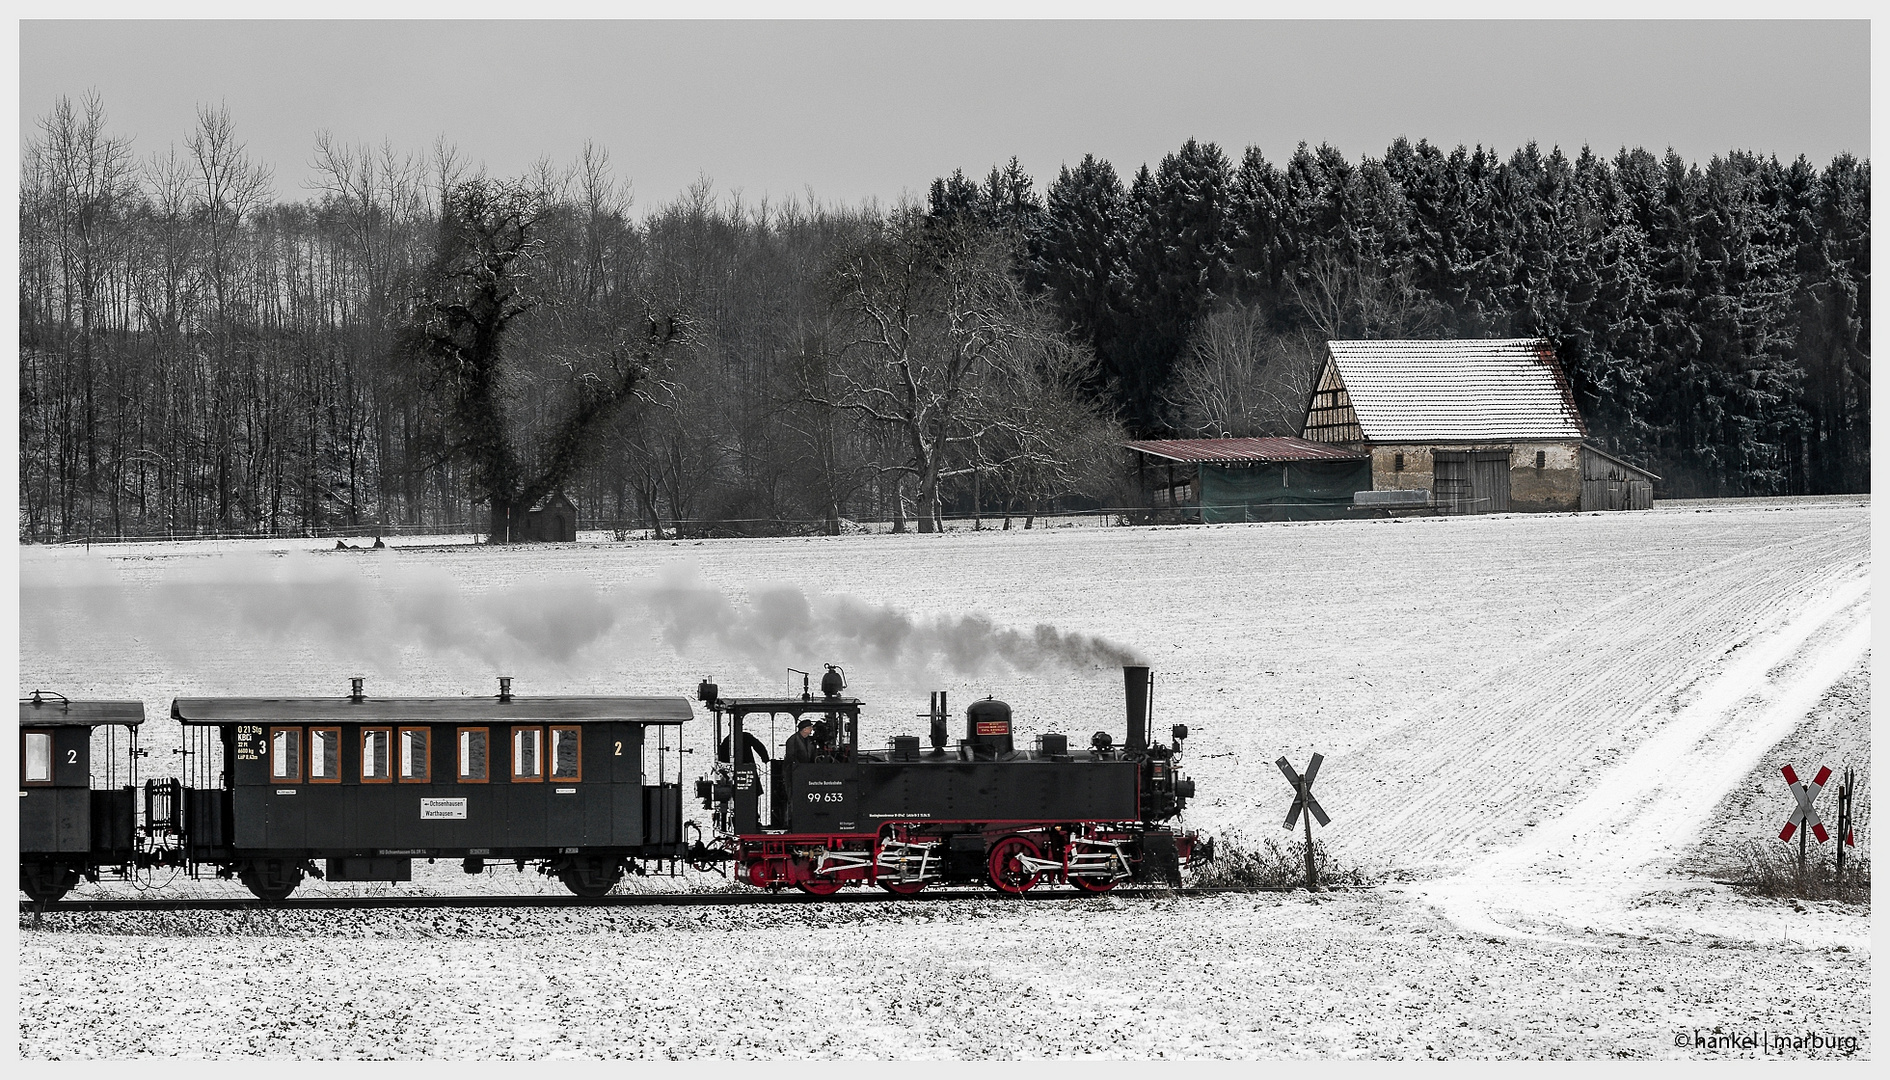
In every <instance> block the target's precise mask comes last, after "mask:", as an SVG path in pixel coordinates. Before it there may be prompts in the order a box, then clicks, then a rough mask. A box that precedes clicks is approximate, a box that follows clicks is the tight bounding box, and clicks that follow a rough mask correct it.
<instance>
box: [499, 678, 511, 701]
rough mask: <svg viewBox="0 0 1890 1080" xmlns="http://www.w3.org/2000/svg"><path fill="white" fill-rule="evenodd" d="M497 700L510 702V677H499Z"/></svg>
mask: <svg viewBox="0 0 1890 1080" xmlns="http://www.w3.org/2000/svg"><path fill="white" fill-rule="evenodd" d="M499 700H500V701H511V700H512V676H510V675H501V676H499Z"/></svg>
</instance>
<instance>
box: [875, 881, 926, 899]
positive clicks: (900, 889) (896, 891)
mask: <svg viewBox="0 0 1890 1080" xmlns="http://www.w3.org/2000/svg"><path fill="white" fill-rule="evenodd" d="M879 887H880V888H882V889H885V890H886V891H887V892H889V893H892V894H893V895H894V896H917V895H918V894H919V893H921V892H924V891H925V882H923V881H882V882H880V883H879Z"/></svg>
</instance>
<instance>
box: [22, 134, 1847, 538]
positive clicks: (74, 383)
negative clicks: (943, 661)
mask: <svg viewBox="0 0 1890 1080" xmlns="http://www.w3.org/2000/svg"><path fill="white" fill-rule="evenodd" d="M310 160H311V162H312V164H313V166H314V174H315V176H316V177H317V183H316V184H315V185H314V186H313V187H311V188H307V189H305V190H304V191H303V192H302V193H301V195H300V196H299V197H290V196H287V195H285V194H283V193H282V192H281V191H280V190H279V189H278V186H277V182H276V180H275V178H273V177H272V176H271V175H270V174H269V173H268V172H267V170H265V169H263V168H261V167H260V166H259V165H258V164H257V163H256V162H255V161H254V160H252V159H251V158H250V156H249V155H247V154H246V152H245V150H244V146H243V141H242V138H241V134H240V132H238V131H236V130H235V129H234V126H233V124H232V123H231V120H230V118H229V115H228V113H227V112H226V111H224V110H221V109H206V110H203V111H202V112H201V113H200V115H199V119H198V124H197V127H196V128H195V130H193V131H191V132H189V133H187V134H186V135H185V136H184V137H183V139H182V140H181V141H180V142H178V143H176V144H174V145H170V146H168V147H165V148H162V149H159V150H157V151H155V152H152V151H150V150H148V149H147V148H143V147H138V148H134V147H133V145H132V144H131V142H130V140H128V139H126V138H124V137H122V136H118V135H115V134H114V133H113V132H112V130H111V127H110V123H109V119H108V117H107V115H106V111H105V108H104V105H103V103H102V102H100V101H98V100H96V99H95V98H86V99H83V100H80V101H78V102H72V101H62V102H60V103H59V104H58V105H57V106H56V107H55V108H54V109H53V111H52V112H51V113H50V114H49V115H47V116H46V117H44V118H42V120H41V121H40V123H39V125H38V127H37V129H35V130H32V131H29V132H28V133H27V146H26V148H25V153H24V157H23V163H22V175H21V192H20V360H19V374H20V475H19V480H20V534H21V537H22V539H23V540H28V541H60V540H69V539H74V538H80V537H106V536H164V535H176V536H191V535H215V534H222V535H231V534H273V535H301V534H310V533H324V532H330V531H347V530H354V531H363V530H375V529H382V530H386V531H389V532H393V531H397V530H400V529H403V528H407V529H449V528H464V529H471V530H476V531H480V532H486V531H490V532H491V533H492V534H493V535H495V536H498V537H501V538H502V537H504V536H506V535H511V534H510V532H509V531H508V530H509V529H510V528H511V527H512V526H514V525H515V524H516V523H517V522H518V521H519V520H520V519H521V515H522V514H523V512H524V510H525V509H526V508H527V507H529V506H530V505H531V504H532V503H534V502H536V501H538V500H540V499H542V498H545V497H547V496H548V495H550V494H552V493H555V492H560V491H561V492H564V493H565V494H567V495H569V496H570V497H571V498H572V499H573V500H574V501H575V502H576V503H577V504H578V506H579V508H580V514H581V517H582V521H583V523H584V526H585V527H587V528H590V527H607V528H608V527H614V528H620V529H653V530H655V532H656V533H657V534H658V535H670V534H672V533H682V534H701V533H719V532H775V531H829V532H832V531H840V530H841V529H843V528H844V527H845V523H846V522H848V521H858V520H875V521H892V522H894V525H895V527H896V528H900V529H907V528H910V529H915V530H919V531H930V530H932V529H935V528H937V527H939V524H940V522H941V520H942V519H943V518H944V517H945V516H947V515H954V514H964V513H972V512H974V511H975V512H978V513H983V514H986V515H993V516H995V515H1022V516H1026V517H1028V516H1029V515H1032V514H1037V513H1045V512H1050V511H1054V510H1059V509H1071V508H1082V507H1096V506H1118V505H1124V504H1125V503H1126V501H1127V500H1129V499H1130V498H1131V497H1132V495H1131V490H1132V489H1131V487H1130V483H1131V474H1130V473H1129V471H1128V465H1127V462H1126V461H1125V459H1124V458H1125V455H1124V454H1123V453H1122V451H1121V450H1120V449H1119V447H1118V445H1117V444H1119V443H1120V442H1121V441H1122V440H1124V439H1127V438H1137V437H1153V436H1164V435H1177V436H1179V435H1208V436H1215V435H1223V434H1226V435H1269V434H1281V435H1284V434H1294V433H1296V431H1297V426H1298V424H1299V421H1300V419H1301V415H1302V413H1303V410H1304V408H1305V404H1306V398H1307V395H1308V393H1309V391H1310V382H1311V378H1312V375H1313V367H1314V365H1315V363H1316V361H1317V358H1318V356H1319V350H1320V347H1321V344H1322V343H1323V342H1324V341H1325V340H1327V339H1329V338H1427V337H1523V336H1541V337H1546V338H1548V339H1550V340H1551V341H1552V342H1553V343H1554V344H1555V346H1556V348H1557V351H1558V353H1559V355H1560V356H1561V358H1562V361H1563V363H1564V366H1565V367H1566V369H1567V372H1568V376H1569V380H1570V383H1571V385H1572V387H1573V389H1574V391H1575V394H1576V398H1577V402H1578V404H1579V405H1580V407H1581V410H1582V413H1583V416H1584V418H1585V419H1586V421H1587V424H1588V427H1589V431H1590V441H1591V442H1593V443H1595V444H1596V445H1598V446H1601V447H1602V448H1603V449H1606V450H1608V451H1610V452H1612V453H1614V454H1616V455H1617V456H1621V457H1624V458H1627V459H1629V460H1632V461H1635V462H1637V463H1640V464H1644V465H1646V466H1647V467H1649V468H1651V469H1652V470H1653V471H1655V472H1656V473H1659V474H1660V475H1661V476H1662V477H1663V482H1662V484H1661V485H1660V487H1659V488H1658V489H1657V496H1658V497H1661V498H1687V497H1697V496H1736V495H1764V494H1825V493H1837V492H1862V491H1866V490H1868V485H1869V452H1870V363H1869V340H1870V165H1869V162H1868V161H1859V160H1856V159H1854V158H1852V157H1850V156H1848V155H1841V156H1839V157H1837V158H1836V159H1835V160H1833V161H1831V162H1829V163H1825V164H1814V163H1811V162H1807V161H1805V160H1804V159H1802V158H1800V159H1798V160H1795V161H1790V162H1781V161H1778V160H1776V159H1774V158H1770V157H1761V156H1758V155H1755V154H1750V153H1745V152H1740V151H1730V152H1727V153H1725V154H1723V155H1718V156H1715V157H1713V158H1712V159H1711V160H1709V161H1705V162H1696V161H1686V160H1683V159H1681V158H1680V157H1678V156H1677V155H1675V154H1673V153H1671V152H1668V153H1665V154H1660V153H1653V152H1650V151H1648V150H1644V149H1639V148H1635V149H1621V150H1618V151H1616V152H1613V153H1611V154H1599V153H1596V152H1591V151H1590V150H1589V149H1588V148H1583V149H1581V150H1580V151H1579V152H1574V153H1572V154H1571V153H1565V152H1563V151H1562V150H1560V149H1555V150H1550V151H1547V152H1544V151H1543V150H1541V149H1540V148H1539V147H1537V146H1535V145H1533V144H1532V145H1529V146H1525V147H1523V148H1521V149H1517V150H1513V151H1511V152H1507V153H1506V154H1505V153H1502V152H1499V151H1497V150H1494V149H1487V148H1482V147H1477V148H1464V147H1456V148H1454V149H1446V148H1442V147H1437V146H1433V145H1431V144H1429V143H1427V142H1424V141H1418V142H1415V143H1412V142H1408V141H1406V140H1404V139H1400V140H1398V141H1397V142H1396V143H1394V144H1393V145H1392V146H1390V147H1389V148H1387V149H1386V150H1384V152H1383V153H1382V154H1381V155H1379V156H1376V157H1374V156H1364V157H1358V158H1354V157H1349V156H1348V155H1347V153H1345V152H1343V151H1341V150H1340V149H1338V148H1334V147H1330V146H1323V145H1322V146H1318V147H1307V146H1303V145H1302V146H1301V147H1300V148H1299V149H1298V150H1297V151H1295V152H1294V153H1293V154H1292V155H1291V156H1290V157H1289V158H1288V159H1287V160H1285V161H1283V162H1272V161H1268V160H1266V159H1265V158H1264V157H1263V156H1262V155H1261V154H1260V153H1259V152H1258V151H1257V150H1253V149H1249V150H1247V151H1246V152H1245V153H1244V154H1242V155H1240V156H1239V157H1238V158H1237V159H1236V158H1234V157H1231V156H1229V154H1227V153H1226V152H1224V151H1223V150H1222V149H1220V148H1219V147H1217V146H1215V145H1213V144H1211V143H1207V144H1203V143H1197V142H1195V141H1192V140H1191V141H1189V142H1187V143H1185V144H1183V145H1182V146H1180V147H1178V148H1177V149H1175V150H1174V152H1172V153H1170V154H1169V155H1167V156H1166V157H1164V158H1163V159H1162V160H1161V161H1160V162H1156V163H1152V164H1138V165H1137V166H1136V167H1135V168H1134V170H1133V172H1130V171H1128V170H1127V168H1126V167H1125V169H1124V170H1123V171H1121V172H1119V171H1118V170H1117V168H1116V167H1115V166H1114V165H1112V164H1111V163H1109V162H1106V161H1101V160H1098V159H1096V158H1093V157H1085V158H1084V159H1083V160H1081V161H1080V162H1075V163H1070V164H1066V165H1065V166H1063V167H1062V168H1061V170H1060V171H1059V173H1058V175H1057V176H1056V177H1054V178H1050V179H1048V181H1047V182H1046V183H1040V182H1039V181H1038V179H1037V178H1033V177H1031V176H1028V175H1026V174H1025V173H1024V172H1023V171H1022V170H1021V169H1020V168H1019V167H1018V166H1017V163H1016V160H1015V159H1012V160H1011V161H1010V162H1009V163H1008V164H999V165H997V166H995V167H991V168H990V169H989V171H988V172H987V171H984V167H983V166H979V167H977V168H974V169H973V170H972V172H971V173H970V174H969V175H967V174H966V173H964V172H955V173H953V174H952V175H951V176H948V177H940V178H938V179H936V180H934V181H932V182H931V183H930V188H929V194H928V196H927V198H926V199H925V200H923V202H920V203H916V204H898V205H891V206H886V205H879V204H876V203H868V204H866V205H861V206H851V207H847V206H833V205H825V204H822V203H819V202H816V201H811V200H809V199H788V200H784V201H745V200H742V199H740V198H737V197H734V196H720V195H718V194H717V193H716V192H715V191H714V189H713V188H712V187H711V185H710V184H709V183H708V182H707V181H706V180H705V181H703V182H701V183H699V184H698V185H696V186H695V187H692V188H691V189H690V190H688V191H686V192H684V193H682V194H681V195H679V196H678V197H676V198H673V199H671V200H670V201H668V202H665V203H662V204H660V205H654V206H637V205H634V204H633V202H632V200H631V198H630V194H629V187H628V185H627V183H626V182H625V181H624V179H623V178H622V175H621V169H622V166H621V165H620V164H619V163H614V162H613V161H612V160H611V158H610V155H609V154H608V153H607V152H605V151H604V150H602V149H601V148H598V147H595V146H587V147H586V148H585V149H584V151H583V152H582V153H581V154H580V155H579V156H578V158H577V159H576V160H574V161H569V162H553V161H549V160H545V161H541V162H540V163H539V164H538V166H536V167H535V168H534V169H533V170H531V172H530V173H529V174H528V175H526V176H522V177H491V176H485V175H482V174H481V173H480V172H479V170H477V169H475V168H473V167H471V166H470V165H469V164H468V163H467V162H466V161H465V160H463V159H462V157H461V156H460V155H459V154H457V153H456V152H455V150H454V149H453V148H452V147H450V146H447V145H444V144H436V145H434V146H432V147H429V148H425V149H418V148H416V149H413V150H411V151H409V150H408V149H405V148H397V147H393V146H390V145H382V146H379V147H368V146H352V145H342V144H340V143H337V142H335V141H333V140H330V139H328V138H326V137H318V138H317V139H316V140H315V141H314V143H313V145H312V146H311V148H310ZM629 166H630V167H631V168H633V167H634V162H631V163H629Z"/></svg>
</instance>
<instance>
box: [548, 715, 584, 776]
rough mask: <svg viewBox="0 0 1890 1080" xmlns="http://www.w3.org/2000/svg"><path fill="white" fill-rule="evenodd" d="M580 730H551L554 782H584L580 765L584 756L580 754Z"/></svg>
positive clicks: (560, 728) (572, 728) (569, 728)
mask: <svg viewBox="0 0 1890 1080" xmlns="http://www.w3.org/2000/svg"><path fill="white" fill-rule="evenodd" d="M578 748H579V740H578V729H577V728H574V727H555V728H552V729H551V778H552V779H553V780H582V779H583V778H584V777H583V772H582V766H581V765H580V763H579V762H580V759H581V757H582V755H580V754H579V753H578Z"/></svg>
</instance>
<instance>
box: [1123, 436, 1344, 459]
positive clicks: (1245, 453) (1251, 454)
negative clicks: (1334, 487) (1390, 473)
mask: <svg viewBox="0 0 1890 1080" xmlns="http://www.w3.org/2000/svg"><path fill="white" fill-rule="evenodd" d="M1122 445H1124V446H1126V447H1128V448H1129V449H1131V450H1139V451H1141V452H1142V453H1144V454H1149V455H1151V456H1153V457H1159V458H1167V459H1168V460H1169V461H1198V462H1207V463H1210V464H1212V463H1218V462H1225V463H1233V462H1258V463H1261V464H1268V463H1272V462H1278V461H1357V460H1359V459H1361V458H1363V457H1365V455H1364V454H1362V453H1359V452H1357V451H1353V450H1343V449H1340V448H1339V447H1337V446H1334V445H1332V444H1331V443H1321V442H1309V441H1308V440H1306V439H1293V438H1269V439H1152V440H1148V441H1144V442H1130V443H1123V444H1122Z"/></svg>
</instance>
